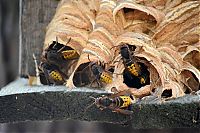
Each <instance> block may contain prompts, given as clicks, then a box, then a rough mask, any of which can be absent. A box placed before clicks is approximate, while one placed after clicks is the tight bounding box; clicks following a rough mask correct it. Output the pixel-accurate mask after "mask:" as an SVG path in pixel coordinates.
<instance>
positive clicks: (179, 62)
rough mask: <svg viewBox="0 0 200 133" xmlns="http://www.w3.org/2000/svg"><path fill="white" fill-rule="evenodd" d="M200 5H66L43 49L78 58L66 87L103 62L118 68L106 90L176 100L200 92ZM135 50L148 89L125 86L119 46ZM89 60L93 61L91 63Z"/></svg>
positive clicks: (97, 1)
mask: <svg viewBox="0 0 200 133" xmlns="http://www.w3.org/2000/svg"><path fill="white" fill-rule="evenodd" d="M199 5H200V3H199V1H198V0H196V1H195V0H174V1H171V0H71V1H70V0H62V1H61V2H60V3H59V5H58V7H57V11H56V14H55V16H54V18H53V19H52V21H51V22H50V24H49V25H48V27H47V31H46V37H45V41H44V49H46V48H48V46H49V44H51V43H52V42H53V41H56V38H58V42H59V43H62V44H66V42H67V41H68V39H69V38H71V41H70V42H69V43H68V44H66V45H67V46H70V47H72V48H73V49H75V50H77V52H78V53H79V54H80V58H79V60H78V63H77V65H76V66H75V67H74V66H73V68H72V71H71V72H70V77H69V79H68V80H67V83H66V86H67V87H68V88H74V87H75V86H76V85H75V84H74V81H73V80H74V78H73V77H74V74H75V73H76V71H77V69H78V68H79V66H80V65H81V64H84V63H87V62H90V61H94V62H95V61H100V62H104V63H106V66H108V67H109V66H114V67H115V69H114V74H113V82H112V83H111V84H108V85H106V86H105V87H104V89H105V90H107V91H111V88H113V87H115V88H116V89H117V91H118V92H121V91H124V90H129V92H130V93H131V94H132V95H135V96H137V97H142V96H144V95H149V94H150V93H151V91H152V90H153V89H155V90H154V93H155V94H156V95H157V96H161V95H162V93H163V92H164V91H165V90H171V91H172V97H179V96H183V95H185V94H186V93H187V92H193V91H198V90H199V84H200V71H199V70H200V43H199V34H200V26H199V24H200V19H199V18H200V15H199V13H200V10H199ZM122 44H130V45H134V46H136V50H135V51H134V56H136V57H139V58H141V59H142V60H141V62H142V63H144V64H145V65H146V66H148V70H149V72H150V84H149V85H146V86H143V87H142V88H139V89H135V88H130V87H128V86H127V85H126V84H124V83H123V75H120V74H117V73H122V72H123V71H124V65H123V62H122V60H121V57H120V54H119V47H115V46H119V45H122ZM88 55H89V57H90V60H88Z"/></svg>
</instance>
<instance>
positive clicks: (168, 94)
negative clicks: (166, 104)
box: [161, 89, 172, 98]
mask: <svg viewBox="0 0 200 133" xmlns="http://www.w3.org/2000/svg"><path fill="white" fill-rule="evenodd" d="M161 97H162V98H169V97H172V89H169V90H164V91H163V92H162V95H161Z"/></svg>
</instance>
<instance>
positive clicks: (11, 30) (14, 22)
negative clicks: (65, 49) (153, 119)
mask: <svg viewBox="0 0 200 133" xmlns="http://www.w3.org/2000/svg"><path fill="white" fill-rule="evenodd" d="M18 25H19V0H0V88H2V87H3V86H5V85H6V84H8V83H9V82H11V81H13V80H15V79H16V78H17V76H18V69H19V68H18V67H19V64H18V62H19V59H18V57H19V56H18V55H19V29H18V28H19V26H18ZM10 132H16V133H29V132H50V133H55V132H69V133H112V132H114V133H118V132H120V133H121V132H129V133H188V132H192V133H200V129H163V130H161V129H149V130H147V129H140V130H136V129H132V128H131V127H129V126H126V127H124V126H121V125H114V124H108V123H95V122H79V121H73V120H66V121H54V122H50V121H43V122H41V121H39V122H38V121H37V122H20V123H10V124H0V133H10Z"/></svg>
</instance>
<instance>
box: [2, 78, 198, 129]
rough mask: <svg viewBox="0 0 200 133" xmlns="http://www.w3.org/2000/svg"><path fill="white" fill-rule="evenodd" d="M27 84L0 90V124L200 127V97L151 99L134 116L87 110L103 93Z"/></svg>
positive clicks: (95, 109)
mask: <svg viewBox="0 0 200 133" xmlns="http://www.w3.org/2000/svg"><path fill="white" fill-rule="evenodd" d="M26 81H27V80H24V81H22V80H18V81H16V82H15V83H13V84H10V85H8V86H7V87H5V88H3V89H2V90H1V91H0V94H1V96H0V109H1V111H0V123H8V122H19V121H26V120H32V121H35V120H50V121H52V120H63V119H74V120H84V121H98V122H109V123H116V124H128V125H131V126H132V127H133V128H180V127H182V128H183V127H194V128H200V114H199V113H200V96H199V95H187V96H185V97H182V98H177V99H175V100H171V101H166V102H163V103H162V104H161V100H159V99H152V98H153V97H149V98H147V99H146V100H142V101H141V102H139V103H137V104H134V105H133V115H132V116H125V115H122V114H118V113H114V112H112V111H111V110H103V111H101V110H100V109H98V108H97V107H96V106H93V107H91V108H89V109H88V110H87V111H85V110H86V108H87V107H88V105H90V104H91V103H93V102H94V101H93V99H90V98H89V96H94V97H98V96H100V95H102V94H105V92H103V91H93V92H92V91H91V90H88V89H85V88H81V89H75V90H72V91H67V90H66V89H65V87H64V86H56V87H52V86H51V87H48V86H41V87H38V86H35V87H28V86H27V84H26ZM16 86H17V87H18V88H16ZM36 90H37V92H36ZM33 92H34V93H33ZM14 93H16V94H14ZM8 94H12V95H8Z"/></svg>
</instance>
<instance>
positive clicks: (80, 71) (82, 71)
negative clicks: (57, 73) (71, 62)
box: [73, 62, 92, 87]
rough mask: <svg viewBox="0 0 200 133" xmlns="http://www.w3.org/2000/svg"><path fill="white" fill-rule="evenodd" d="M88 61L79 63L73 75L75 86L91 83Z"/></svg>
mask: <svg viewBox="0 0 200 133" xmlns="http://www.w3.org/2000/svg"><path fill="white" fill-rule="evenodd" d="M89 65H90V62H87V63H83V64H81V65H79V67H78V68H77V69H76V71H75V73H74V77H73V83H74V85H75V86H76V87H83V86H87V85H90V84H91V76H92V73H91V70H90V67H89Z"/></svg>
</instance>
